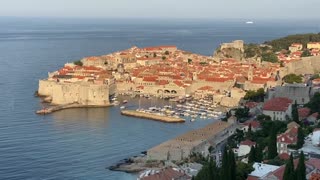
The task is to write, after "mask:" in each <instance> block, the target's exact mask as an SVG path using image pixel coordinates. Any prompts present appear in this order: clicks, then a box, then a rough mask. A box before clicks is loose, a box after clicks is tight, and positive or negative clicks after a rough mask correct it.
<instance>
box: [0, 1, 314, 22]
mask: <svg viewBox="0 0 320 180" xmlns="http://www.w3.org/2000/svg"><path fill="white" fill-rule="evenodd" d="M0 3H1V5H0V16H14V17H84V18H206V19H207V18H209V19H221V18H228V19H239V18H242V19H294V18H299V19H320V13H319V11H318V7H320V0H219V1H217V0H0Z"/></svg>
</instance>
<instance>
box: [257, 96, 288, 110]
mask: <svg viewBox="0 0 320 180" xmlns="http://www.w3.org/2000/svg"><path fill="white" fill-rule="evenodd" d="M290 104H292V100H291V99H288V98H284V97H278V98H273V99H270V100H269V101H267V102H266V103H265V104H264V106H263V110H266V111H286V110H287V109H288V107H289V106H290Z"/></svg>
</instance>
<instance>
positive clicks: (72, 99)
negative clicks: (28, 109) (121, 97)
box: [38, 64, 116, 106]
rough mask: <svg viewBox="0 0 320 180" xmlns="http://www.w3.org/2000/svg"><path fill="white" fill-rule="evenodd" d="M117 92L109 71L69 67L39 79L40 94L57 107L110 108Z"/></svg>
mask: <svg viewBox="0 0 320 180" xmlns="http://www.w3.org/2000/svg"><path fill="white" fill-rule="evenodd" d="M115 90H116V85H115V80H114V78H113V77H112V76H111V75H108V73H107V72H106V71H105V70H103V69H100V68H96V67H86V66H83V67H80V66H75V65H70V64H67V65H65V67H64V68H62V69H60V70H59V71H56V72H53V73H49V78H48V79H44V80H39V89H38V95H40V96H45V97H46V98H45V100H46V101H48V102H51V103H52V104H54V105H67V104H79V105H82V106H108V105H110V101H109V96H111V95H113V94H115Z"/></svg>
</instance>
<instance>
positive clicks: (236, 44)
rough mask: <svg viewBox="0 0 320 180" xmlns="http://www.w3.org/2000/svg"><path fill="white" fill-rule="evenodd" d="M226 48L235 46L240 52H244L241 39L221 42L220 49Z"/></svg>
mask: <svg viewBox="0 0 320 180" xmlns="http://www.w3.org/2000/svg"><path fill="white" fill-rule="evenodd" d="M227 48H235V49H239V50H240V51H241V52H244V42H243V40H235V41H233V42H231V43H222V44H221V46H220V49H221V50H222V49H227Z"/></svg>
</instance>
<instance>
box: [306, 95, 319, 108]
mask: <svg viewBox="0 0 320 180" xmlns="http://www.w3.org/2000/svg"><path fill="white" fill-rule="evenodd" d="M305 106H306V107H308V108H310V109H311V111H312V112H313V113H314V112H320V93H319V92H317V93H315V94H314V96H313V97H312V98H311V99H310V101H309V103H308V104H306V105H305Z"/></svg>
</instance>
